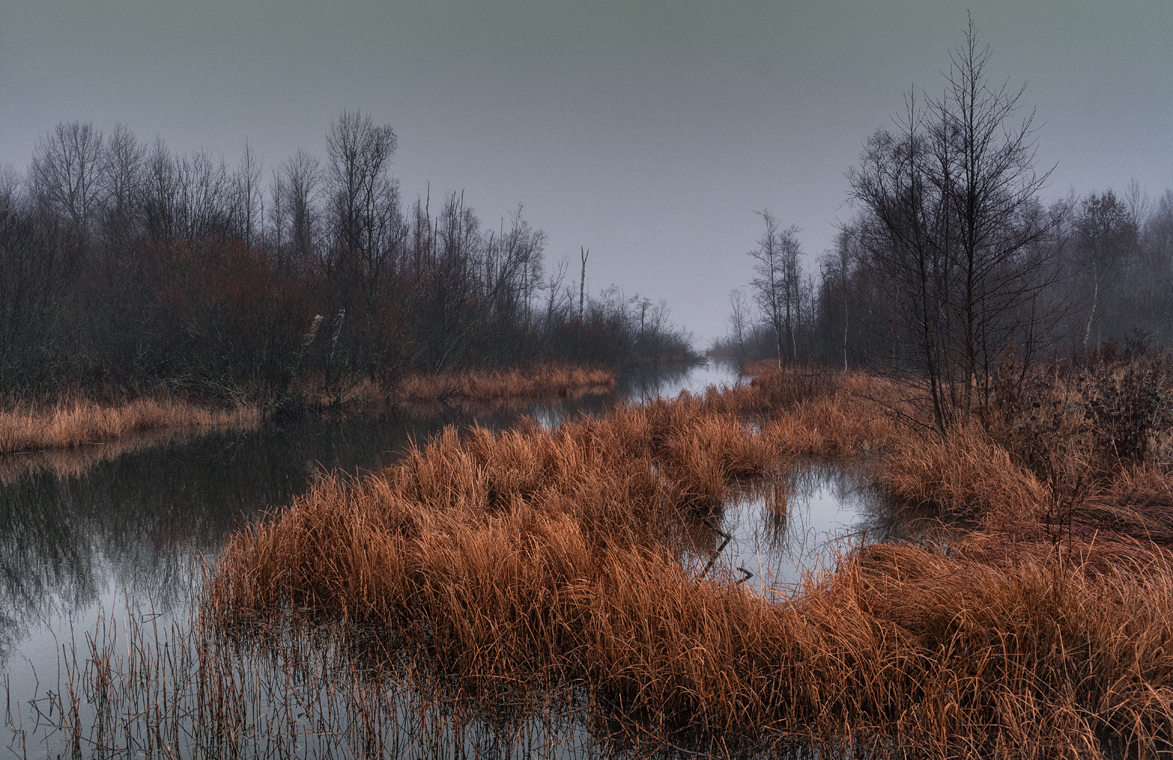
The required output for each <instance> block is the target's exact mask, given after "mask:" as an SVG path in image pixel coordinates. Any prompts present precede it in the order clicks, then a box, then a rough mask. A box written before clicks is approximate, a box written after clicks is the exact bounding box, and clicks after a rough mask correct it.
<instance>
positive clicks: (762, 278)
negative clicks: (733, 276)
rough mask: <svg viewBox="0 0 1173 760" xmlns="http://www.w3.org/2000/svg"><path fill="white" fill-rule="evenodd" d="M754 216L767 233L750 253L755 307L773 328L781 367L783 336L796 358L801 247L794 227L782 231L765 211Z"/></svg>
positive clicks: (792, 355) (800, 287) (792, 356)
mask: <svg viewBox="0 0 1173 760" xmlns="http://www.w3.org/2000/svg"><path fill="white" fill-rule="evenodd" d="M757 213H758V216H760V217H762V221H764V222H765V225H766V231H765V232H764V233H763V234H762V237H761V238H759V239H758V247H757V248H755V249H754V250H752V251H750V252H749V255H750V256H751V257H752V258H753V259H754V261H755V262H756V263H755V264H754V274H755V275H756V277H754V280H753V287H754V291H755V296H756V300H757V303H758V307H759V308H760V309H761V310H762V314H763V315H764V316H765V318H766V320H767V321H769V323H770V325H771V326H772V327H773V329H774V340H775V347H776V349H777V352H776V358H777V360H778V366H779V367H781V366H782V342H783V338H784V336H785V340H786V341H787V342H789V343H790V356H791V361H797V359H798V343H797V339H796V337H795V329H794V328H795V321H796V320H797V317H798V312H799V310H800V308H801V304H800V299H801V296H802V293H801V289H802V265H801V256H802V247H801V246H800V245H799V243H798V237H797V236H798V231H799V228H798V227H797V226H795V225H791V226H790V227H787V228H786V229H782V228H781V226H780V225H779V223H778V220H777V218H776V217H775V216H774V215H773V214H771V213H770V212H769V211H768V210H762V211H759V212H757Z"/></svg>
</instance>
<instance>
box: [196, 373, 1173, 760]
mask: <svg viewBox="0 0 1173 760" xmlns="http://www.w3.org/2000/svg"><path fill="white" fill-rule="evenodd" d="M783 382H784V379H781V378H769V377H767V378H765V379H764V380H763V382H761V383H755V384H751V385H749V386H748V387H743V388H737V389H732V390H730V391H727V392H725V393H723V394H718V393H716V392H711V393H708V394H705V395H704V396H700V397H695V396H690V395H688V394H682V395H681V396H680V397H679V398H678V399H676V400H674V401H655V402H652V403H649V404H648V405H646V406H621V407H618V408H616V409H614V410H613V411H612V412H611V413H609V414H608V415H607V416H606V417H604V418H602V419H589V418H580V419H577V420H573V421H570V422H567V423H566V424H564V425H562V426H561V427H560V428H558V429H557V430H548V429H546V428H542V427H539V426H537V425H536V424H532V423H528V424H523V425H521V426H520V427H518V428H516V429H513V430H509V431H505V432H502V433H491V432H489V431H487V430H483V429H474V430H472V431H470V432H468V433H467V434H466V435H463V436H461V435H458V434H457V433H456V432H455V431H454V430H447V431H445V432H444V433H443V434H442V435H440V436H438V437H437V438H435V439H433V440H431V441H430V442H428V443H426V444H424V445H422V446H419V447H417V448H415V449H414V450H413V451H412V452H411V453H410V454H409V455H408V456H407V457H406V459H404V460H403V461H402V462H400V463H399V464H397V465H395V466H392V467H391V468H389V469H387V470H385V471H383V472H381V473H378V474H376V475H373V476H370V477H368V478H366V479H364V480H362V481H360V482H343V481H342V480H339V479H337V478H333V479H327V480H325V481H323V482H321V483H319V484H318V486H317V487H316V488H315V489H314V490H313V491H311V492H310V493H309V494H307V495H306V496H304V497H302V498H301V499H299V500H298V501H297V502H296V503H295V504H294V505H293V507H292V508H290V509H289V510H287V511H286V512H285V513H283V514H281V515H277V516H274V518H273V519H271V520H269V521H267V522H264V523H262V524H260V525H257V526H253V527H250V528H248V529H246V530H244V531H242V532H241V533H239V534H237V535H236V536H235V537H234V538H233V539H232V541H231V542H230V544H229V546H228V547H227V548H226V550H225V551H224V553H223V555H222V557H221V560H220V563H219V565H218V566H217V568H216V570H215V574H214V576H213V577H212V578H211V579H210V581H209V585H208V594H207V601H206V611H207V616H208V619H209V620H214V621H216V624H217V625H218V626H222V627H223V628H224V629H225V630H238V629H247V628H248V626H250V625H254V624H256V622H257V621H267V620H272V619H274V618H277V617H279V616H281V615H283V614H288V613H289V611H290V610H297V611H301V612H304V613H305V614H308V615H309V616H310V617H311V618H312V619H315V620H327V621H334V622H335V623H337V622H339V621H342V622H343V623H344V624H345V626H348V627H349V628H348V630H354V631H358V632H360V633H358V634H356V636H357V638H359V639H362V640H367V641H374V642H377V647H376V648H378V649H379V650H380V651H382V652H384V653H385V654H386V656H387V657H388V658H389V659H390V660H396V659H397V658H399V659H406V660H407V661H410V662H413V663H425V664H426V665H423V667H426V668H428V669H430V670H431V671H434V672H435V673H437V674H440V675H441V676H443V677H444V678H450V679H454V682H455V683H458V684H460V688H461V689H462V690H463V691H464V693H467V694H472V695H479V698H481V699H483V700H485V701H486V704H491V703H493V701H494V700H497V701H500V699H501V698H502V697H501V695H502V694H504V693H509V694H517V693H521V694H535V693H538V692H540V691H541V690H542V689H543V688H545V687H546V686H548V685H549V684H552V683H554V684H566V685H569V687H570V688H573V689H581V690H583V691H584V692H585V693H588V694H590V695H592V696H591V699H598V700H601V701H602V702H603V703H605V704H607V705H609V706H610V708H611V710H612V711H613V712H614V713H615V714H617V715H621V716H627V717H629V718H632V719H635V720H637V721H638V724H639V725H641V726H644V728H643V729H640V730H643V731H647V732H649V735H653V734H654V735H656V736H688V737H692V738H693V739H695V740H696V741H697V742H700V743H703V737H710V738H711V737H713V736H719V737H721V738H722V741H725V742H727V745H733V746H737V747H741V748H743V749H746V750H747V751H758V750H763V749H764V750H767V751H769V750H771V749H778V748H783V747H791V746H799V745H800V746H803V747H817V748H819V751H820V752H821V753H824V754H828V755H832V756H835V755H842V756H851V757H859V756H867V757H870V756H880V757H887V756H891V757H907V756H910V755H911V756H925V757H942V758H943V757H1027V758H1043V757H1047V758H1050V757H1072V758H1075V757H1080V758H1087V757H1092V758H1098V757H1117V756H1125V755H1127V756H1131V755H1136V756H1151V755H1155V754H1157V753H1160V752H1164V751H1167V750H1168V749H1169V748H1170V746H1173V597H1171V596H1170V595H1169V593H1168V589H1169V588H1170V586H1171V584H1173V554H1170V553H1169V552H1168V551H1167V550H1166V548H1165V543H1164V542H1165V541H1166V540H1167V537H1168V536H1170V535H1171V533H1173V532H1171V531H1170V527H1171V526H1173V521H1170V519H1169V515H1170V514H1173V498H1171V495H1173V487H1171V486H1170V485H1169V483H1170V481H1169V478H1168V473H1167V471H1166V469H1165V468H1164V466H1163V465H1162V464H1161V463H1159V462H1155V461H1145V462H1135V461H1133V462H1132V463H1131V464H1128V466H1115V468H1114V469H1113V470H1112V473H1113V474H1112V476H1111V477H1109V478H1100V479H1098V480H1096V481H1095V482H1094V483H1093V484H1092V485H1091V486H1088V487H1087V488H1083V487H1082V486H1079V484H1078V477H1077V476H1076V475H1073V474H1072V473H1074V472H1075V471H1076V470H1077V469H1078V466H1077V465H1078V462H1081V461H1082V460H1078V461H1077V462H1076V464H1072V462H1071V461H1070V457H1068V459H1063V458H1062V457H1060V456H1059V453H1057V452H1059V449H1055V450H1052V451H1051V452H1050V454H1049V456H1050V457H1051V459H1050V460H1048V461H1050V462H1051V463H1052V466H1051V469H1049V470H1046V469H1035V468H1033V467H1032V466H1031V462H1030V460H1028V459H1025V458H1023V457H1021V456H1020V455H1019V454H1018V453H1017V452H1016V450H1015V449H1014V448H1013V447H1011V446H1009V445H1007V444H1006V443H1004V442H1003V441H1000V440H999V439H998V437H997V436H996V435H995V434H993V433H990V432H987V431H985V430H980V429H978V428H977V427H974V428H969V429H958V430H954V431H951V433H950V434H949V435H946V436H923V435H920V434H917V433H915V432H913V431H912V430H911V429H910V428H908V427H906V426H900V425H897V424H896V423H895V422H894V420H893V417H892V416H890V415H886V414H884V411H885V410H891V409H893V408H894V406H895V405H896V404H898V403H900V399H899V393H898V390H897V389H894V388H893V387H892V386H891V385H890V384H889V382H888V381H883V380H879V379H875V378H866V377H853V376H842V377H837V378H835V379H834V381H833V382H834V386H833V389H832V388H826V387H824V388H813V387H806V388H805V390H801V392H796V393H793V394H791V395H790V396H785V397H784V396H782V395H780V392H779V391H778V390H777V387H780V386H781V384H782V383H783ZM826 382H828V383H830V382H831V381H826ZM915 412H916V410H915V409H914V408H905V409H904V410H902V411H901V412H900V413H901V414H903V415H905V416H907V415H909V414H914V413H915ZM1064 451H1067V450H1064ZM803 453H831V454H843V453H850V454H855V455H863V456H865V457H870V459H869V462H870V466H871V467H872V470H873V473H874V477H875V478H876V479H877V480H878V481H879V482H880V483H882V484H883V485H884V486H885V487H886V488H887V489H888V490H889V491H890V492H891V493H892V494H893V495H894V496H895V497H896V501H897V502H898V503H904V504H909V505H913V506H919V507H924V508H928V509H930V510H933V511H935V512H936V513H937V514H938V515H941V516H943V517H950V518H954V519H958V520H961V521H964V522H965V523H966V524H968V525H969V526H970V530H969V532H968V533H967V534H961V535H957V536H954V537H951V538H950V540H949V542H948V543H942V544H940V545H932V544H930V545H925V546H911V545H871V546H864V547H862V548H857V549H854V550H852V551H849V552H847V553H845V554H843V555H841V556H840V557H839V558H838V562H837V569H836V571H835V572H834V573H832V574H830V575H827V576H820V577H819V578H814V577H811V578H809V579H808V580H807V581H806V582H805V583H804V584H802V585H801V587H800V588H799V589H798V590H797V591H795V592H794V593H791V594H786V595H777V594H772V593H765V594H761V593H756V592H754V591H752V590H750V589H748V588H746V587H744V586H739V585H737V584H736V583H735V582H734V579H733V578H730V577H727V576H723V575H721V574H718V575H717V576H715V577H704V578H701V577H698V575H697V574H696V573H695V572H690V571H688V570H686V569H685V563H683V562H682V552H683V551H684V549H683V548H682V545H681V542H680V541H679V540H678V538H679V536H680V535H681V533H682V528H681V526H682V525H683V524H684V523H685V522H686V521H687V520H688V519H690V518H691V517H692V516H695V515H700V516H702V517H704V516H710V515H712V514H713V513H715V512H718V511H719V510H720V509H721V505H722V503H723V501H724V499H725V498H726V497H727V495H728V493H729V491H730V489H733V488H735V487H737V484H739V483H741V482H744V481H746V480H752V479H754V478H759V477H761V476H763V475H766V474H768V473H770V472H772V471H773V470H774V468H776V467H777V466H778V463H779V461H780V460H781V459H782V458H785V457H787V456H791V455H795V454H803ZM1067 453H1068V454H1070V453H1071V452H1070V451H1067ZM1146 456H1147V455H1146ZM1118 461H1124V460H1123V459H1119V458H1118ZM1060 465H1062V468H1065V469H1061V468H1060ZM1073 483H1075V485H1074V486H1073V485H1072V484H1073ZM1081 489H1082V490H1081ZM1097 510H1098V511H1097ZM1146 533H1147V535H1148V536H1150V538H1148V539H1145V538H1144V537H1143V535H1142V534H1146ZM796 743H797V744H796Z"/></svg>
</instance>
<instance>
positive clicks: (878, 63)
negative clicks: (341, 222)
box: [0, 0, 1173, 348]
mask: <svg viewBox="0 0 1173 760" xmlns="http://www.w3.org/2000/svg"><path fill="white" fill-rule="evenodd" d="M967 12H968V13H970V14H972V17H973V20H974V22H975V23H976V25H977V28H978V34H979V37H980V39H981V40H982V41H984V42H986V43H988V44H989V45H990V47H991V50H992V60H991V74H992V77H991V79H992V80H993V82H994V84H1001V83H1002V82H1004V81H1005V82H1009V83H1010V84H1011V85H1012V86H1014V87H1017V86H1020V85H1022V84H1025V85H1026V91H1025V93H1024V95H1023V98H1022V101H1021V102H1022V104H1023V105H1024V106H1025V109H1024V111H1023V112H1022V115H1023V116H1025V115H1027V114H1028V113H1029V112H1030V111H1031V110H1033V111H1034V112H1035V119H1036V124H1037V125H1038V127H1039V128H1038V132H1037V139H1038V157H1039V168H1040V170H1048V169H1052V168H1053V172H1052V174H1051V178H1050V183H1049V185H1048V187H1047V188H1046V190H1045V197H1046V199H1053V198H1058V197H1061V196H1066V195H1067V194H1068V193H1070V192H1074V193H1076V194H1079V195H1083V194H1087V193H1090V192H1102V191H1104V190H1106V189H1108V188H1113V189H1116V190H1117V191H1122V190H1124V189H1125V188H1126V186H1127V185H1128V183H1129V182H1130V181H1132V180H1135V181H1136V182H1137V183H1138V184H1139V185H1140V187H1141V188H1142V189H1144V190H1146V191H1147V192H1148V193H1149V194H1150V195H1151V196H1154V197H1155V196H1159V195H1161V194H1162V193H1164V191H1165V190H1166V189H1167V188H1171V187H1173V3H1171V2H1169V0H1116V2H1112V3H1105V2H1091V1H1090V0H969V1H968V2H956V1H955V0H803V1H801V2H799V1H793V0H784V1H781V0H775V1H774V2H767V1H766V0H722V1H720V2H717V1H716V0H705V1H699V0H647V1H641V0H467V1H462V2H457V1H456V0H408V1H403V0H337V1H336V2H306V1H304V0H0V165H3V164H11V165H12V166H13V167H14V168H15V169H16V170H18V171H21V172H23V171H24V170H25V169H26V168H27V166H28V162H29V159H30V157H31V156H32V153H33V151H34V149H35V146H36V143H37V141H38V139H40V138H41V137H42V136H43V135H44V134H45V133H46V132H48V131H49V130H50V129H52V128H53V126H54V125H56V124H57V123H59V122H66V121H82V122H92V123H93V124H94V126H95V127H97V128H99V129H102V130H103V131H104V132H106V133H109V132H110V131H111V130H112V129H113V127H114V126H115V125H116V124H118V123H124V124H126V125H127V126H129V127H130V129H131V130H132V131H134V132H135V133H136V134H137V135H138V136H139V137H140V138H142V139H144V140H147V141H150V140H153V139H154V137H155V136H156V135H159V136H161V137H163V139H165V140H166V141H167V143H168V145H169V146H170V147H171V148H172V150H174V151H177V152H180V153H187V152H191V151H195V150H199V149H204V150H207V151H210V152H211V153H212V154H213V155H222V156H223V157H224V159H225V160H226V161H227V162H228V164H229V165H230V166H234V165H235V163H236V162H237V161H238V160H239V157H240V155H241V152H242V149H243V146H244V144H245V141H246V140H247V141H248V144H249V145H250V146H251V147H252V148H253V149H254V150H255V152H256V153H257V154H258V155H259V156H260V157H261V159H262V160H263V161H264V171H265V174H266V177H267V176H268V175H269V173H270V171H271V170H272V169H273V168H275V167H277V166H279V165H280V164H281V163H282V162H283V161H284V160H285V159H286V158H287V157H289V156H290V155H292V154H293V153H294V152H295V151H296V150H297V149H298V148H304V149H305V150H307V151H308V152H310V153H312V154H314V155H316V156H318V157H319V158H321V159H323V160H324V159H325V155H326V149H325V136H326V132H327V130H328V129H329V126H330V123H331V122H332V121H333V120H334V119H336V118H337V117H338V115H339V114H340V113H341V112H342V111H344V110H355V109H358V110H361V111H364V112H369V113H370V115H371V116H372V118H373V119H374V120H375V121H376V122H377V123H380V124H390V125H391V126H392V127H393V128H394V130H395V133H396V135H397V137H398V145H399V147H398V151H397V153H396V155H395V161H394V165H393V167H392V173H393V175H394V176H395V177H396V178H398V180H399V182H400V185H401V191H402V193H403V196H404V198H405V199H406V200H407V201H409V202H410V201H413V200H414V199H415V198H416V197H417V196H422V195H424V194H425V193H427V192H429V189H430V192H431V194H432V196H433V197H440V196H442V195H445V194H448V193H452V192H461V191H463V192H464V196H465V201H466V203H467V204H468V205H471V206H472V207H473V208H474V210H475V211H476V212H477V213H478V215H479V216H480V217H481V218H482V220H483V221H484V222H485V223H486V224H487V225H489V226H494V227H495V226H496V225H497V224H498V223H499V222H500V220H501V219H502V218H506V217H508V216H509V214H510V213H512V211H513V210H514V209H516V207H517V206H518V204H521V205H522V207H523V215H524V216H525V218H526V219H527V220H528V221H529V222H530V223H531V224H532V225H534V226H535V227H537V228H540V229H542V230H544V231H545V232H546V234H547V236H548V239H547V247H546V257H547V269H548V270H552V269H554V268H555V266H556V264H557V262H558V261H559V260H560V259H564V258H565V259H567V260H568V261H569V263H570V272H571V273H572V274H571V275H568V276H573V277H575V278H577V272H578V267H579V248H580V246H582V247H585V248H588V249H590V258H589V262H588V265H587V286H588V288H589V291H590V292H591V293H594V294H597V293H598V292H599V291H600V290H602V289H603V288H606V287H608V286H609V285H611V284H615V285H618V286H619V287H620V288H622V289H623V291H624V292H625V293H626V294H628V295H635V294H636V293H638V294H639V295H641V296H644V297H648V298H651V299H652V300H654V301H659V300H661V299H663V300H664V301H666V302H667V304H668V306H669V309H670V319H671V320H672V321H673V322H675V323H676V324H677V325H679V326H681V327H683V328H685V329H687V330H689V331H691V332H692V333H693V334H694V336H695V339H696V342H697V344H698V346H699V347H702V348H703V347H705V346H707V345H708V344H709V342H711V340H712V339H714V338H716V337H718V336H722V335H724V334H725V333H726V332H727V317H728V313H729V292H730V291H731V290H732V289H734V288H738V287H746V286H747V285H748V283H749V281H750V280H751V279H752V277H753V272H752V261H751V260H750V258H749V257H748V256H747V255H746V254H747V252H748V251H749V250H750V249H751V248H753V247H754V245H755V241H756V240H757V238H758V237H759V235H760V234H761V229H762V223H761V219H760V218H759V217H758V216H756V215H755V211H758V210H761V209H769V210H770V211H771V212H772V213H773V214H774V215H775V216H777V217H778V218H779V220H780V221H781V222H782V223H783V225H785V226H789V225H791V224H795V225H798V226H799V227H800V228H801V231H800V233H799V235H798V238H799V240H800V242H801V243H802V246H803V250H804V251H805V252H806V255H807V258H806V261H807V266H808V267H812V268H813V267H814V266H816V259H817V256H818V255H819V254H820V253H822V252H823V251H825V250H826V249H828V248H829V247H830V246H831V245H832V242H833V240H834V236H835V231H836V225H837V224H839V223H841V222H844V221H847V220H848V219H850V218H851V216H852V215H853V213H854V211H853V209H852V207H851V206H850V204H849V203H848V190H849V185H848V181H847V177H846V175H847V172H848V170H849V169H850V168H851V167H852V166H853V165H855V164H856V163H857V162H858V159H859V156H860V152H861V150H862V146H863V143H864V141H865V140H866V139H867V137H868V136H869V135H870V134H871V133H873V132H874V131H875V130H876V129H877V128H880V127H885V126H890V125H891V124H892V117H893V115H894V114H897V113H899V112H900V111H901V110H902V108H903V105H904V98H905V94H906V93H907V92H909V90H910V89H915V90H916V91H917V92H927V93H928V94H930V95H932V94H935V93H939V92H940V91H941V90H942V89H943V84H944V80H943V77H942V73H943V72H944V71H946V70H947V69H948V67H949V52H950V50H952V49H954V48H956V47H957V46H958V45H959V44H960V43H961V42H962V39H963V33H964V29H965V26H966V23H967ZM576 283H577V280H576ZM568 284H569V282H568Z"/></svg>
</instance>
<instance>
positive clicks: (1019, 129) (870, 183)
mask: <svg viewBox="0 0 1173 760" xmlns="http://www.w3.org/2000/svg"><path fill="white" fill-rule="evenodd" d="M989 61H990V51H989V48H988V47H983V46H982V45H980V44H979V43H978V37H977V30H976V27H975V26H974V24H973V23H972V21H971V22H970V24H969V26H968V27H967V29H966V33H965V41H964V43H963V44H962V46H961V47H960V48H959V49H958V50H956V51H955V52H954V53H953V54H951V62H952V66H951V68H950V70H949V72H948V74H946V86H945V89H944V93H943V95H942V96H940V97H939V98H928V99H927V105H926V106H920V105H919V104H918V100H917V98H916V96H915V93H910V95H909V97H908V100H907V103H906V106H907V109H906V115H905V116H904V118H903V119H901V120H899V121H898V122H897V124H898V130H899V131H898V133H897V134H892V133H890V132H888V131H887V130H880V131H878V132H877V133H876V134H875V135H873V137H872V138H871V139H870V140H869V141H868V143H867V146H866V148H865V151H864V155H863V158H862V161H861V165H860V166H859V167H857V168H855V169H853V170H852V171H851V173H850V175H849V177H850V181H851V185H852V197H853V198H854V200H855V201H856V202H858V203H859V204H860V205H861V206H862V207H863V209H864V212H865V214H866V215H867V216H868V217H869V222H870V224H869V226H868V227H867V229H869V230H870V234H869V236H868V238H867V239H866V240H865V243H866V245H867V248H868V253H869V255H870V256H871V257H872V258H873V259H874V260H875V261H876V262H877V263H878V264H879V266H880V269H881V270H882V271H883V272H884V273H885V275H886V276H888V277H890V278H891V279H892V281H893V282H894V283H898V284H899V291H898V292H899V293H900V297H901V299H902V305H901V316H902V318H903V320H904V322H905V325H904V327H905V329H904V334H905V336H906V337H907V338H908V339H910V340H911V341H912V342H911V343H910V344H909V345H910V346H916V347H917V348H916V350H915V354H916V355H917V358H916V360H915V364H916V366H918V367H919V369H920V371H921V374H922V376H923V377H924V378H925V380H926V382H927V385H928V389H929V393H930V396H931V399H932V404H933V410H934V418H935V421H936V424H937V426H938V428H940V429H942V430H944V429H945V428H947V427H949V426H951V425H952V424H954V422H956V421H958V420H961V419H965V418H968V417H969V416H970V414H971V413H973V412H978V413H982V412H984V409H985V405H986V400H988V398H989V394H990V390H991V382H992V380H993V369H994V366H995V364H996V363H997V362H998V361H999V360H1001V359H1002V358H1003V355H1004V352H1005V351H1006V350H1008V349H1009V348H1010V347H1012V346H1014V345H1016V344H1018V343H1020V342H1021V341H1022V340H1023V339H1024V338H1025V335H1026V332H1024V329H1023V327H1024V320H1029V319H1032V318H1033V316H1028V315H1027V314H1026V313H1025V312H1024V310H1025V311H1029V309H1028V308H1027V307H1029V305H1030V304H1032V303H1034V299H1035V297H1036V296H1037V294H1038V293H1039V291H1040V289H1041V288H1042V287H1043V286H1044V285H1045V281H1044V278H1042V277H1041V276H1040V273H1041V272H1043V271H1044V270H1045V268H1046V259H1047V257H1049V256H1052V255H1053V254H1054V250H1053V249H1050V250H1048V249H1046V248H1044V247H1040V246H1039V245H1037V244H1038V243H1039V242H1040V241H1044V240H1046V239H1047V238H1048V235H1049V233H1050V231H1051V226H1052V225H1053V224H1055V220H1054V218H1053V217H1052V216H1050V215H1048V214H1045V213H1043V210H1042V209H1041V206H1040V205H1039V204H1038V202H1037V200H1036V196H1037V194H1038V192H1039V191H1040V190H1041V188H1042V187H1043V186H1044V184H1045V182H1046V179H1047V176H1048V175H1049V172H1043V173H1042V174H1039V173H1037V172H1036V171H1035V165H1036V152H1035V142H1034V127H1033V114H1032V115H1028V116H1026V117H1025V118H1022V119H1021V120H1016V118H1017V113H1018V111H1019V101H1020V99H1021V96H1022V93H1023V90H1022V89H1021V88H1019V89H1010V88H1009V87H1008V86H1007V85H1005V84H1004V85H1002V86H1000V87H999V86H991V85H990V84H989V76H988V72H987V69H988V65H989Z"/></svg>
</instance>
